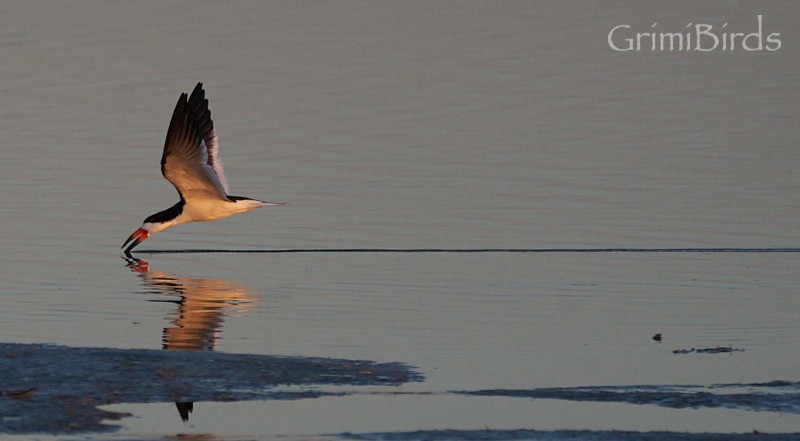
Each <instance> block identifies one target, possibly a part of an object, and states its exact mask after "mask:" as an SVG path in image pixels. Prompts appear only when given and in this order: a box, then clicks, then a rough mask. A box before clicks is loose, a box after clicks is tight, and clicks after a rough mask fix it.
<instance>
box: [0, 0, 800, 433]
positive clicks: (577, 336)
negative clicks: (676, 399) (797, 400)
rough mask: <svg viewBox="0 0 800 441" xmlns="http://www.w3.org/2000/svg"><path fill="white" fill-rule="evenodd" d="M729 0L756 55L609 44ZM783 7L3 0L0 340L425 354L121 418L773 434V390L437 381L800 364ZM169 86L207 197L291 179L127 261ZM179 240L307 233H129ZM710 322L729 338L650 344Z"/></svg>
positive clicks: (149, 426)
mask: <svg viewBox="0 0 800 441" xmlns="http://www.w3.org/2000/svg"><path fill="white" fill-rule="evenodd" d="M758 15H762V17H763V32H764V35H765V36H766V35H767V34H769V33H780V40H781V41H782V45H781V48H780V49H779V50H777V51H774V52H770V51H766V50H764V51H756V52H747V51H743V50H735V51H722V50H714V51H709V52H699V51H682V52H658V51H657V52H651V51H638V52H636V51H634V52H616V51H614V50H612V49H611V48H610V47H609V44H608V41H607V36H608V33H609V30H610V29H612V28H613V27H614V26H617V25H620V24H628V25H630V26H631V29H632V30H633V31H638V32H650V31H652V29H657V30H660V31H664V32H670V31H675V32H680V31H682V30H684V29H687V25H689V24H690V23H706V24H710V25H713V26H714V29H717V30H720V32H722V31H721V29H723V28H722V24H723V23H728V25H727V27H726V28H725V29H728V30H729V31H731V32H733V31H736V32H744V33H750V32H754V31H756V30H757V25H758V24H757V16H758ZM653 23H657V26H656V28H652V25H653ZM798 29H800V5H799V4H798V3H796V2H792V1H787V2H769V3H759V2H753V3H749V2H735V3H732V2H726V3H712V2H704V3H696V2H670V3H666V4H663V5H662V4H657V3H640V2H630V3H627V2H602V3H599V2H597V3H595V2H564V1H559V2H415V3H409V2H393V3H388V2H379V3H371V2H351V1H343V2H325V3H316V2H275V3H255V2H254V3H238V2H237V3H211V4H206V3H194V2H172V3H156V2H146V3H145V2H131V3H128V2H126V3H122V2H72V3H61V2H52V3H47V2H4V3H2V4H0V97H2V106H0V131H1V132H2V135H3V136H2V138H0V146H1V147H2V152H3V155H4V160H3V161H2V162H1V163H0V183H2V188H3V192H2V195H0V237H2V239H1V240H2V245H3V247H2V248H3V253H2V254H0V265H2V268H3V270H4V271H3V274H4V275H3V278H2V280H0V290H1V292H0V305H2V306H0V339H2V341H5V342H22V343H57V344H63V345H70V346H95V347H114V348H151V349H159V348H162V347H168V348H170V347H169V346H170V345H172V347H171V348H170V349H205V350H214V351H221V352H231V353H256V354H274V355H301V356H313V357H336V358H349V359H366V360H375V361H380V362H383V361H400V362H404V363H408V364H410V365H413V366H415V367H416V368H417V369H418V371H419V372H421V373H422V374H423V375H425V377H426V381H425V382H423V383H419V384H412V385H404V386H400V387H398V388H393V389H387V390H381V391H380V392H409V394H407V395H395V396H393V395H385V394H372V395H370V394H367V395H363V396H360V395H354V396H348V397H341V398H335V397H334V398H323V399H316V400H297V401H286V402H284V401H266V402H243V403H224V404H218V403H196V405H195V411H194V413H193V414H192V417H191V419H190V421H189V422H188V423H182V422H181V421H180V418H179V417H178V414H177V410H175V408H174V405H173V404H121V405H117V406H113V407H114V408H117V409H124V410H125V411H128V412H131V413H133V414H135V415H136V416H137V417H136V418H131V419H129V420H123V421H121V422H119V424H122V426H123V429H122V430H121V433H122V434H124V435H125V436H133V437H137V436H162V435H163V436H166V435H173V434H177V433H193V432H194V433H206V434H211V435H213V436H255V437H261V438H269V437H274V436H279V435H289V436H301V435H317V434H326V433H339V432H345V431H347V432H369V431H394V430H404V431H410V430H417V429H431V430H432V429H484V428H492V429H532V428H535V429H540V430H556V429H588V430H612V429H614V430H642V431H653V430H671V431H694V432H706V431H719V432H750V431H752V430H754V429H755V430H759V431H762V432H770V431H772V432H787V431H789V432H792V431H797V430H798V427H800V416H799V415H798V413H800V412H799V411H789V412H777V411H775V412H769V411H760V412H759V411H751V410H747V409H737V408H733V409H726V408H714V409H665V408H662V407H656V406H650V405H636V404H630V403H628V404H621V403H586V402H574V401H568V400H532V399H520V398H510V397H470V396H457V395H452V394H450V393H449V391H454V390H473V391H474V390H480V389H524V390H526V389H535V388H543V387H584V386H607V385H701V386H703V385H706V386H708V385H714V384H720V383H747V384H752V383H760V382H769V381H775V380H781V381H791V382H794V381H798V368H800V357H799V356H798V354H799V353H800V339H798V336H800V325H799V324H798V320H797V313H798V311H800V297H798V295H797V290H798V287H800V283H799V282H798V277H797V274H798V269H800V254H798V252H797V247H798V244H800V240H798V239H800V237H798V231H800V228H798V227H800V208H799V207H798V204H797V197H796V195H797V194H798V190H800V181H799V180H798V176H797V170H798V168H800V149H798V146H797V139H798V138H799V137H800V136H799V135H800V133H798V132H800V130H798V127H799V126H800V125H798V124H797V100H798V97H800V93H798V92H799V90H798V89H799V88H800V81H798V79H799V78H798V67H800V63H799V62H800V52H799V51H798V47H799V45H798V42H800V35H798ZM198 81H202V82H204V84H205V87H206V90H207V97H208V98H209V100H210V108H211V111H212V116H213V118H214V121H215V123H216V127H217V134H218V135H219V138H220V143H221V150H220V151H221V155H222V158H223V159H224V161H225V165H226V174H227V177H228V180H229V181H230V184H231V190H232V192H233V194H239V195H244V196H250V197H254V198H261V199H266V200H271V201H287V202H289V204H290V205H289V206H288V207H274V208H266V209H264V210H261V211H257V212H254V213H249V214H247V215H242V216H236V217H233V218H229V219H225V220H221V221H217V222H212V223H207V224H192V225H185V226H181V227H179V228H176V229H174V230H168V231H165V232H162V233H159V234H157V235H155V236H153V237H151V238H150V239H149V240H148V241H147V242H145V243H143V244H142V245H140V246H139V248H138V249H137V251H141V252H139V253H137V254H136V256H137V257H138V258H140V259H142V260H144V261H146V262H147V263H146V264H142V265H139V266H135V265H130V264H129V262H127V261H126V260H124V259H122V258H121V253H120V250H119V246H120V245H121V244H122V242H123V240H124V239H125V238H126V237H127V236H128V235H129V234H130V233H131V232H132V231H133V230H134V229H135V228H137V227H138V226H139V224H140V223H141V221H142V220H143V219H144V218H145V217H146V216H148V215H150V214H152V213H154V212H157V211H160V210H162V209H164V208H167V207H169V206H170V205H172V204H173V203H175V202H176V201H177V193H176V192H175V191H174V189H173V188H172V187H171V185H170V184H169V183H168V182H167V181H165V180H164V179H163V178H162V177H161V175H160V170H159V159H160V156H161V148H162V146H163V140H164V135H165V133H166V128H167V125H168V120H169V117H170V115H171V112H172V108H173V106H174V105H175V102H176V100H177V98H178V96H179V94H180V93H181V92H187V91H190V90H191V89H192V88H193V87H194V85H195V84H196V82H198ZM376 248H379V249H383V250H384V251H386V250H389V251H391V250H404V249H437V250H443V251H444V252H436V253H432V252H421V253H399V252H371V251H369V249H376ZM608 248H613V249H627V250H629V251H627V252H594V251H596V250H598V249H608ZM687 248H691V249H693V250H684V251H677V250H676V249H687ZM731 248H735V249H738V250H741V249H748V250H750V251H754V250H760V251H763V250H765V249H773V248H781V249H786V248H788V249H789V250H784V251H788V252H731V250H728V249H731ZM192 249H194V250H197V249H205V250H255V251H265V250H307V249H316V250H328V252H314V253H260V252H259V253H192V254H189V253H182V252H172V253H163V252H161V253H154V252H151V251H165V250H175V251H185V250H192ZM342 249H344V250H350V251H349V252H339V251H336V250H342ZM464 249H470V250H483V251H486V250H489V249H494V250H502V249H517V250H519V249H524V250H528V251H530V252H515V253H512V252H502V251H499V252H492V253H489V252H475V253H462V252H459V251H460V250H464ZM560 249H570V250H578V251H577V252H555V250H560ZM663 249H671V250H669V251H667V252H664V251H657V250H663ZM353 250H356V251H353ZM357 250H361V251H357ZM581 250H582V251H581ZM181 299H183V302H182V303H181V304H180V305H179V304H177V303H175V301H179V300H181ZM170 300H172V301H173V302H170ZM169 329H172V331H170V330H169ZM181 330H183V331H184V332H183V335H177V336H175V334H182V332H181ZM656 333H661V334H662V336H663V340H662V341H661V342H660V343H659V342H656V341H654V340H653V339H652V338H651V337H652V336H653V335H655V334H656ZM181 345H183V346H181ZM716 347H728V348H735V349H737V351H735V352H730V353H723V354H701V353H689V354H676V353H674V352H673V351H675V350H683V349H691V348H716ZM739 350H741V351H739ZM132 387H135V385H132ZM417 392H419V393H417ZM420 393H426V395H422V394H420ZM428 393H430V394H428Z"/></svg>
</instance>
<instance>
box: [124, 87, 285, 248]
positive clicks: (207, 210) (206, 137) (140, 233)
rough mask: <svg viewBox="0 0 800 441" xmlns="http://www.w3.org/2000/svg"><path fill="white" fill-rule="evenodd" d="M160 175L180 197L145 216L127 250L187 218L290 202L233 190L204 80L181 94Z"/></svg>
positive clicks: (218, 215) (193, 219) (200, 218)
mask: <svg viewBox="0 0 800 441" xmlns="http://www.w3.org/2000/svg"><path fill="white" fill-rule="evenodd" d="M161 173H162V174H163V175H164V177H165V178H166V179H167V180H168V181H169V182H171V183H172V185H174V186H175V188H176V189H177V190H178V194H179V195H180V197H181V200H180V201H179V202H178V203H177V204H175V205H173V206H172V207H170V208H167V209H166V210H163V211H160V212H158V213H156V214H154V215H152V216H149V217H148V218H147V219H145V220H144V223H142V226H141V227H140V228H139V229H138V230H136V231H134V232H133V234H131V235H130V237H128V240H126V241H125V243H124V244H123V245H122V247H123V248H125V246H126V245H128V244H129V243H130V245H128V247H127V248H125V253H130V251H131V250H132V249H133V248H134V247H135V246H136V245H139V244H140V243H141V242H142V241H144V240H145V239H147V238H148V237H149V236H150V235H152V234H154V233H157V232H159V231H163V230H166V229H167V228H171V227H174V226H177V225H181V224H185V223H187V222H199V221H210V220H216V219H222V218H225V217H228V216H232V215H234V214H239V213H244V212H247V211H250V210H254V209H256V208H261V207H264V206H267V205H286V204H284V203H276V202H266V201H260V200H257V199H251V198H246V197H242V196H231V195H229V194H228V181H227V180H226V179H225V174H224V171H223V169H222V160H221V159H220V158H219V145H218V143H217V135H216V132H215V130H214V123H213V121H212V120H211V112H210V111H209V110H208V100H207V99H205V91H204V90H203V83H197V86H196V87H195V88H194V90H193V91H192V94H191V95H190V96H189V97H188V99H187V95H186V94H185V93H183V94H181V96H180V98H179V99H178V103H177V104H176V105H175V111H174V112H173V113H172V120H171V121H170V123H169V130H168V131H167V139H166V141H165V143H164V154H163V155H162V156H161Z"/></svg>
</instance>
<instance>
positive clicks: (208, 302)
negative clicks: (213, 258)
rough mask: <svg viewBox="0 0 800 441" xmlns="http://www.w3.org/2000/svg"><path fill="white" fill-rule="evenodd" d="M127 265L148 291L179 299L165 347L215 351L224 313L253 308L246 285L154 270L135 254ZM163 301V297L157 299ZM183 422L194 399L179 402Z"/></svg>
mask: <svg viewBox="0 0 800 441" xmlns="http://www.w3.org/2000/svg"><path fill="white" fill-rule="evenodd" d="M125 260H126V261H127V264H126V266H127V267H128V268H130V269H131V270H132V271H133V272H135V273H136V274H137V275H139V277H140V278H141V279H142V282H143V284H144V286H145V287H147V289H148V290H147V291H146V293H147V294H158V295H162V296H165V297H173V298H175V297H176V298H177V299H176V300H163V301H173V302H175V303H177V305H178V309H177V311H173V312H171V313H170V314H169V316H168V317H169V318H170V323H171V325H172V326H169V327H166V328H164V331H163V333H162V348H163V349H165V350H168V351H213V350H214V348H215V347H216V345H217V342H218V341H219V340H220V338H221V335H222V324H223V322H224V321H225V316H230V315H237V314H239V313H241V312H243V311H244V310H246V309H248V308H250V307H251V306H253V304H254V301H255V300H254V299H253V298H252V297H251V296H250V295H249V292H248V290H247V288H245V287H244V286H242V285H240V284H237V283H233V282H229V281H227V280H214V279H195V278H188V277H179V276H175V275H171V274H169V273H165V272H162V271H152V270H151V269H150V264H149V263H148V262H146V261H144V260H141V259H136V258H134V257H127V258H125ZM155 301H162V300H155ZM175 405H176V406H177V408H178V412H179V413H180V415H181V419H182V420H183V421H188V419H189V413H190V412H192V410H193V409H194V403H192V402H176V403H175Z"/></svg>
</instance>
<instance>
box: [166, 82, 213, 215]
mask: <svg viewBox="0 0 800 441" xmlns="http://www.w3.org/2000/svg"><path fill="white" fill-rule="evenodd" d="M161 173H162V174H163V175H164V177H165V178H167V180H168V181H169V182H171V183H172V185H174V186H175V188H176V189H177V190H178V193H180V194H181V197H182V198H183V199H190V198H191V199H199V200H202V199H222V200H227V199H228V197H227V194H228V182H227V181H226V180H225V174H224V172H223V170H222V160H221V159H220V158H219V145H218V144H217V134H216V132H215V131H214V122H213V121H212V120H211V111H209V110H208V100H207V99H206V98H205V91H204V90H203V83H197V86H196V87H195V88H194V90H193V91H192V94H191V95H190V96H189V98H188V100H187V97H186V94H185V93H182V94H181V96H180V98H178V103H177V104H176V105H175V111H174V112H173V113H172V120H171V121H170V123H169V130H168V131H167V140H166V141H165V143H164V154H163V155H162V156H161Z"/></svg>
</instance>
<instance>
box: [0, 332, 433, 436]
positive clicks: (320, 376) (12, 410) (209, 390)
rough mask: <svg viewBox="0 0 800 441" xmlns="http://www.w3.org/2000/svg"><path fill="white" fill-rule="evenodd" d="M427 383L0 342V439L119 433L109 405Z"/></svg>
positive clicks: (358, 367)
mask: <svg viewBox="0 0 800 441" xmlns="http://www.w3.org/2000/svg"><path fill="white" fill-rule="evenodd" d="M422 379H423V377H422V376H421V375H419V374H418V373H416V372H415V371H414V370H413V369H412V368H411V367H409V366H407V365H405V364H402V363H375V362H371V361H358V360H338V359H327V358H306V357H281V356H265V355H249V354H227V353H218V352H176V351H159V350H146V349H109V348H73V347H66V346H54V345H41V344H9V343H0V434H2V433H7V434H27V433H53V434H58V433H61V434H66V433H73V434H74V433H81V432H108V431H115V430H117V429H119V426H116V425H114V424H108V423H104V421H109V420H111V421H113V420H118V419H120V418H122V417H125V416H129V415H127V414H123V413H115V412H109V411H104V410H101V409H99V408H98V406H102V405H107V404H116V403H152V402H176V403H178V402H185V403H189V402H193V401H239V400H265V399H300V398H315V397H319V396H325V395H331V394H334V393H330V392H323V391H317V390H314V389H313V387H314V386H331V385H333V386H353V387H357V386H389V385H399V384H402V383H406V382H411V381H422ZM280 386H301V387H302V386H309V387H310V388H309V389H303V388H301V389H300V390H297V391H294V390H293V391H281V390H277V389H276V388H278V387H280ZM335 394H342V395H343V394H347V392H336V393H335Z"/></svg>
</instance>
